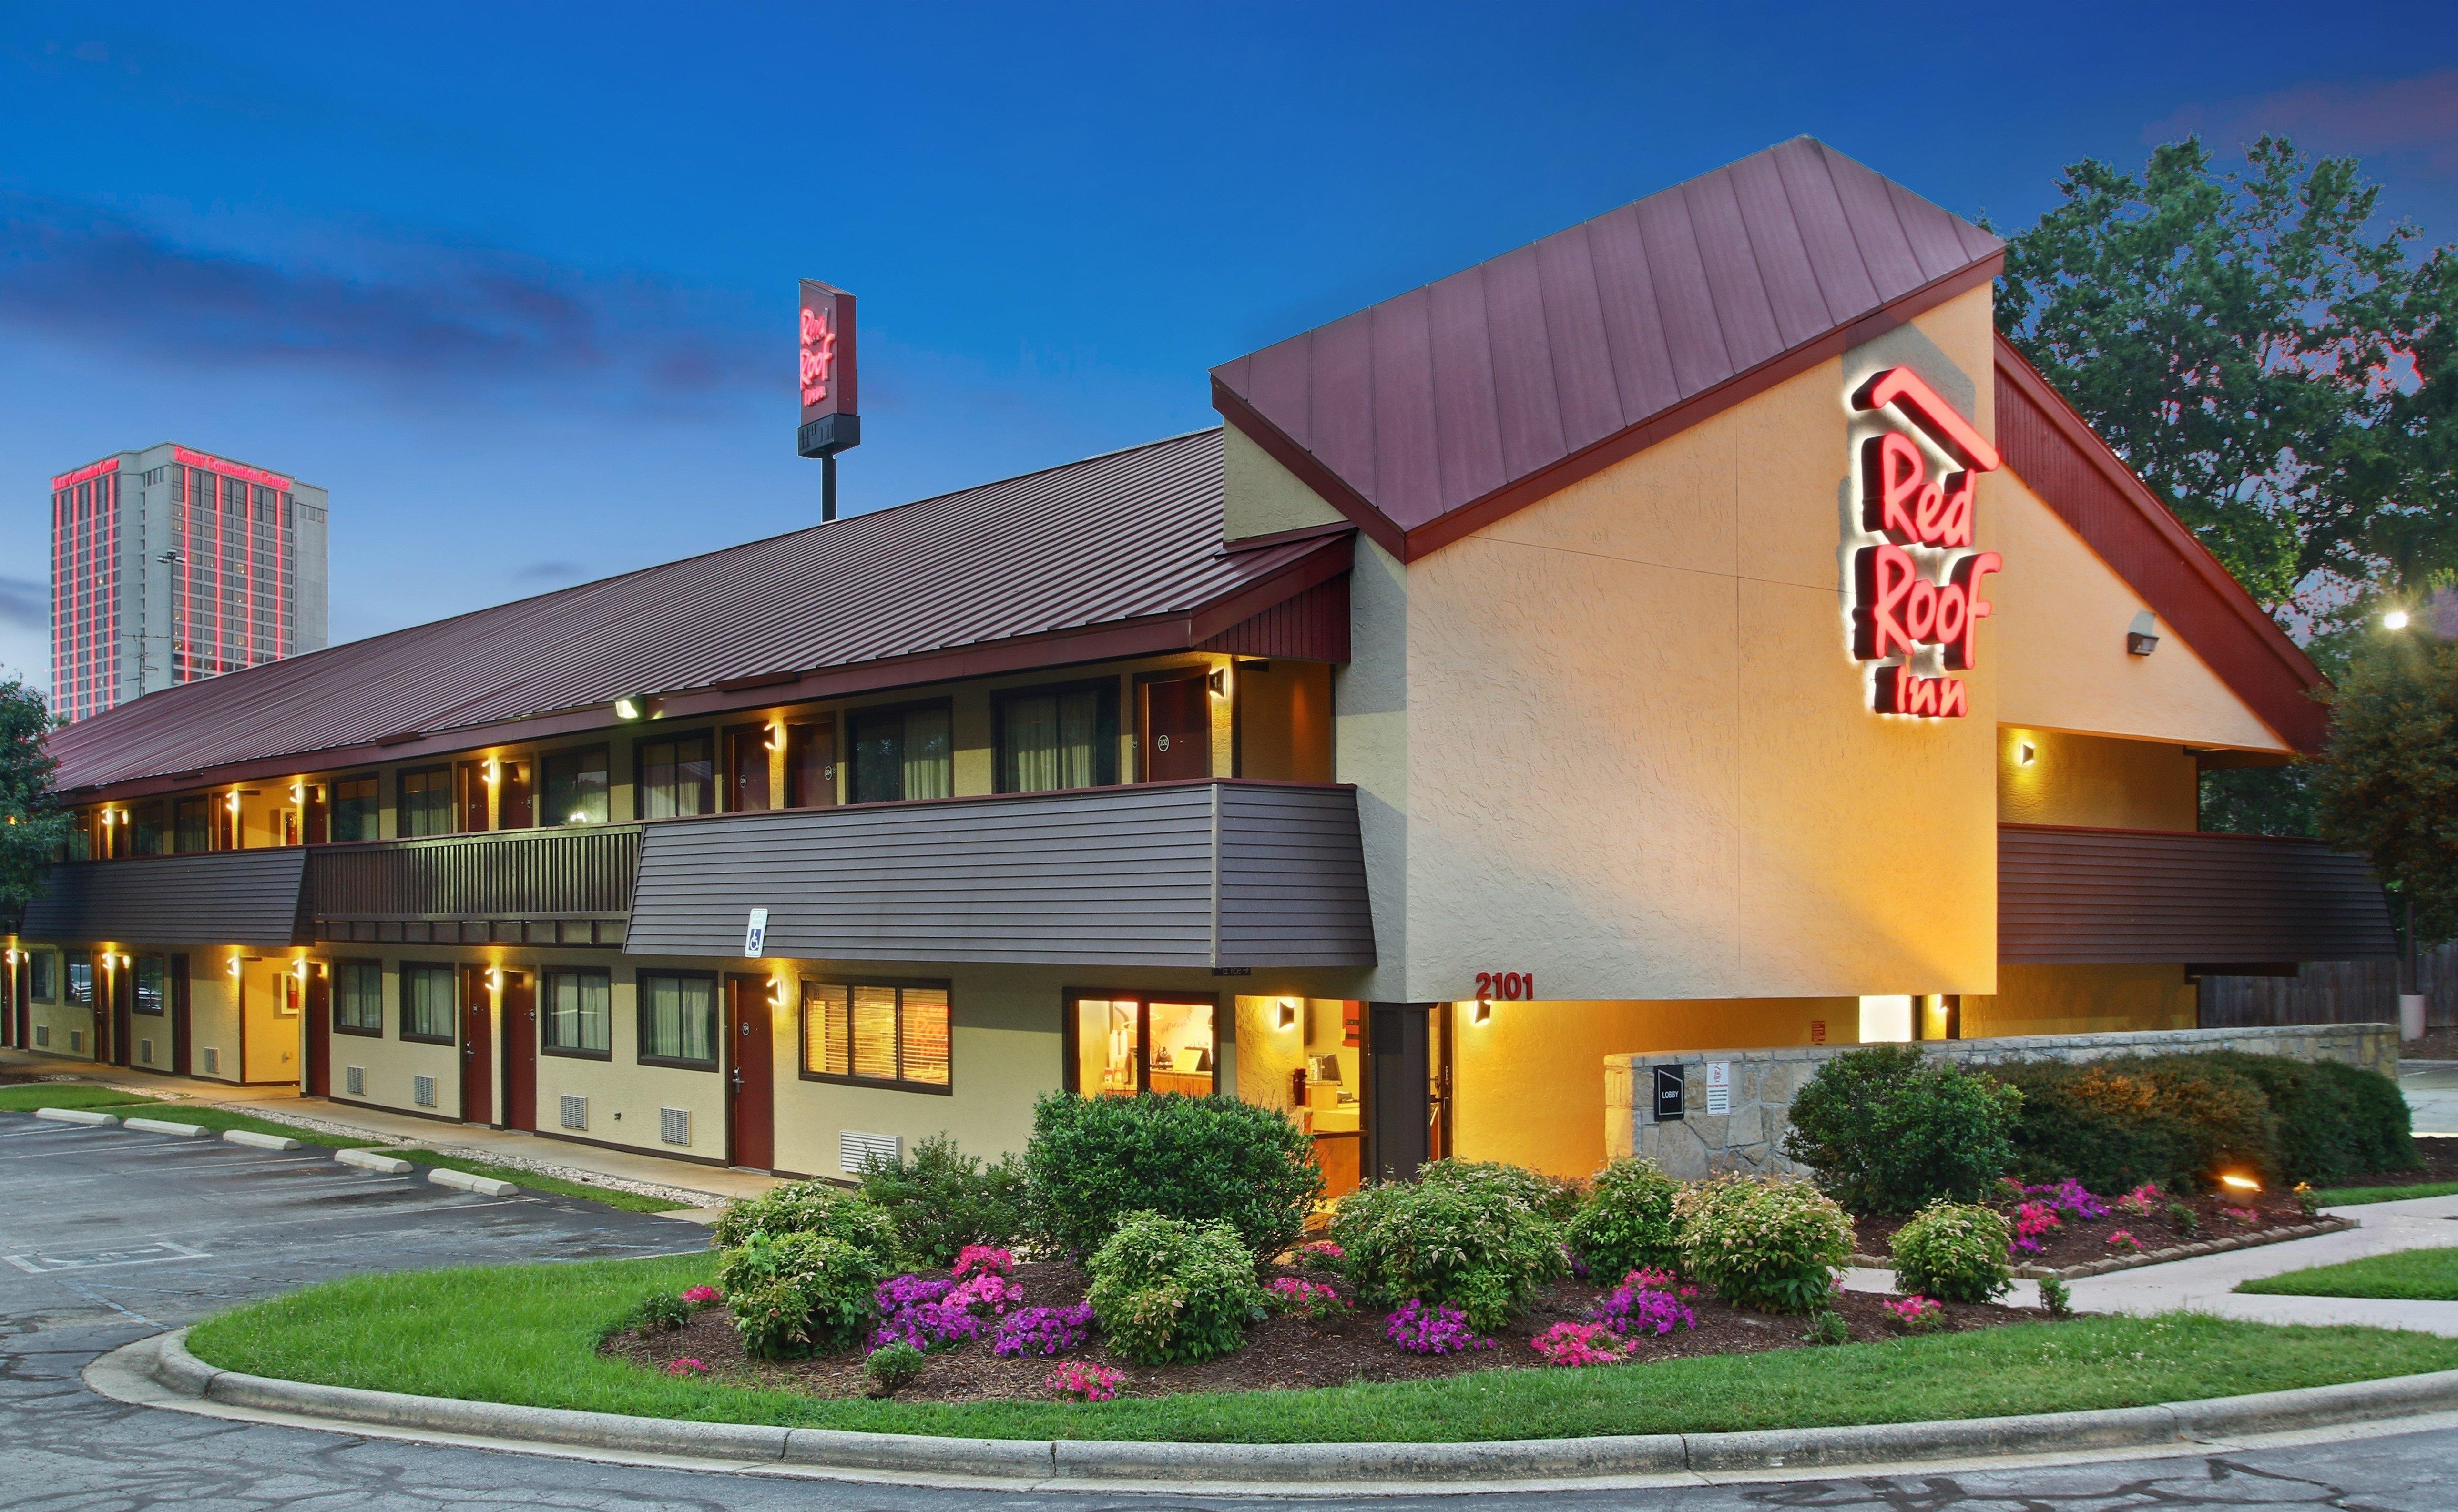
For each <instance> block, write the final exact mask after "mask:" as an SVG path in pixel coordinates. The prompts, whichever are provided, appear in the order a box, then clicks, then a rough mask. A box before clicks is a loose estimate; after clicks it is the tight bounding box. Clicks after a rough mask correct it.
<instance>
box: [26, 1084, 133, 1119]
mask: <svg viewBox="0 0 2458 1512" xmlns="http://www.w3.org/2000/svg"><path fill="white" fill-rule="evenodd" d="M154 1101H156V1099H154V1098H151V1097H138V1096H135V1094H133V1093H130V1092H124V1091H121V1090H120V1089H119V1088H118V1087H96V1086H94V1085H93V1084H92V1083H90V1082H34V1083H31V1084H21V1085H18V1086H15V1087H0V1113H31V1112H32V1111H33V1110H34V1109H35V1108H117V1107H119V1106H121V1105H122V1104H127V1105H131V1106H133V1105H135V1104H137V1103H150V1102H154ZM137 1116H138V1117H139V1118H142V1117H145V1116H146V1115H145V1114H142V1113H139V1114H138V1115H137Z"/></svg>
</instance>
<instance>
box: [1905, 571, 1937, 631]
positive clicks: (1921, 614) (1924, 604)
mask: <svg viewBox="0 0 2458 1512" xmlns="http://www.w3.org/2000/svg"><path fill="white" fill-rule="evenodd" d="M1904 633H1905V634H1906V635H1909V636H1910V637H1911V638H1912V639H1914V640H1920V641H1927V640H1935V639H1936V638H1937V585H1936V584H1935V583H1932V582H1930V581H1929V580H1928V579H1927V578H1925V577H1916V578H1914V579H1912V586H1911V591H1909V592H1907V593H1906V594H1905V595H1904Z"/></svg>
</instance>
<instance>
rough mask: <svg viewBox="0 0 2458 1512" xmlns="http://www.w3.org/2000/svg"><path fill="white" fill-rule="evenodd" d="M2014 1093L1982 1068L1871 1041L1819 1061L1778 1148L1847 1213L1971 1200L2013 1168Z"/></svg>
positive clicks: (2017, 1097)
mask: <svg viewBox="0 0 2458 1512" xmlns="http://www.w3.org/2000/svg"><path fill="white" fill-rule="evenodd" d="M2021 1107H2022V1094H2021V1093H2020V1092H2017V1091H2015V1090H2013V1089H2012V1088H2010V1087H2007V1086H2006V1085H2005V1084H2003V1083H2001V1082H1999V1081H1998V1080H1997V1079H1996V1078H1994V1077H1991V1076H1989V1075H1987V1074H1985V1073H1983V1072H1977V1071H1968V1070H1966V1069H1964V1068H1963V1067H1961V1066H1958V1065H1956V1064H1955V1063H1954V1062H1952V1061H1946V1060H1939V1059H1936V1058H1934V1057H1931V1056H1927V1055H1924V1054H1923V1053H1921V1051H1920V1050H1919V1049H1917V1048H1915V1047H1914V1046H1908V1045H1877V1046H1870V1047H1868V1048H1867V1049H1862V1050H1850V1051H1846V1052H1845V1053H1843V1054H1842V1055H1839V1056H1837V1057H1835V1058H1834V1059H1833V1060H1831V1061H1828V1062H1827V1063H1826V1064H1825V1065H1824V1066H1823V1067H1820V1068H1819V1071H1818V1074H1817V1075H1816V1076H1813V1077H1811V1078H1810V1079H1809V1083H1808V1085H1807V1086H1805V1087H1802V1089H1801V1090H1800V1091H1799V1092H1798V1093H1796V1094H1795V1095H1794V1097H1793V1100H1792V1110H1791V1113H1790V1115H1789V1116H1790V1118H1791V1120H1792V1129H1791V1131H1790V1132H1788V1133H1786V1134H1785V1135H1784V1139H1783V1152H1784V1154H1785V1155H1787V1156H1789V1157H1790V1158H1792V1159H1794V1160H1796V1161H1799V1162H1800V1163H1801V1164H1802V1165H1803V1166H1806V1167H1808V1168H1809V1169H1810V1170H1812V1171H1814V1172H1816V1174H1817V1177H1818V1184H1819V1186H1820V1187H1822V1188H1823V1189H1824V1190H1825V1191H1826V1192H1827V1193H1828V1194H1829V1195H1831V1196H1832V1197H1834V1198H1835V1199H1836V1200H1837V1201H1838V1202H1841V1203H1843V1206H1845V1207H1846V1208H1849V1209H1851V1210H1852V1211H1853V1212H1912V1211H1914V1210H1916V1209H1918V1208H1920V1207H1921V1206H1922V1205H1924V1204H1926V1203H1927V1202H1930V1201H1932V1200H1934V1199H1936V1198H1939V1197H1949V1198H1952V1199H1954V1200H1955V1201H1957V1202H1975V1201H1978V1200H1979V1199H1980V1198H1982V1197H1984V1196H1986V1195H1987V1194H1988V1193H1989V1189H1990V1187H1991V1186H1992V1185H1993V1184H1994V1183H1995V1182H1996V1180H1997V1178H1998V1177H2000V1176H2002V1175H2004V1174H2005V1173H2006V1170H2007V1169H2008V1168H2009V1167H2010V1165H2011V1164H2012V1162H2013V1158H2014V1147H2013V1143H2012V1134H2013V1129H2014V1120H2015V1116H2016V1114H2017V1112H2018V1111H2019V1109H2020V1108H2021Z"/></svg>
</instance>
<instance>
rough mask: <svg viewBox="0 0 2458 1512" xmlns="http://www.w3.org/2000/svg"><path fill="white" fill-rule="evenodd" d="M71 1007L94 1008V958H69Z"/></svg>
mask: <svg viewBox="0 0 2458 1512" xmlns="http://www.w3.org/2000/svg"><path fill="white" fill-rule="evenodd" d="M69 1006H70V1007H73V1008H90V1007H93V1006H94V958H93V957H91V956H71V957H69Z"/></svg>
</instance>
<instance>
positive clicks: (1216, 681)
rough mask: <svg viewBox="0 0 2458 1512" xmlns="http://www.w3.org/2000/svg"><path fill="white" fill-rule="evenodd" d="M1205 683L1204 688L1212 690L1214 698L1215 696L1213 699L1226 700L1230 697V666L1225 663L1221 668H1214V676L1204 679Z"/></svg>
mask: <svg viewBox="0 0 2458 1512" xmlns="http://www.w3.org/2000/svg"><path fill="white" fill-rule="evenodd" d="M1203 683H1204V686H1205V687H1207V688H1210V689H1211V690H1212V696H1213V697H1215V698H1226V697H1228V696H1229V668H1228V665H1227V664H1226V663H1223V664H1222V665H1220V666H1218V667H1215V668H1213V669H1212V675H1210V676H1209V677H1206V678H1204V679H1203Z"/></svg>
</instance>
